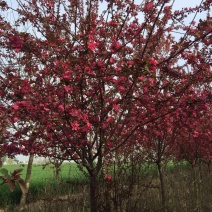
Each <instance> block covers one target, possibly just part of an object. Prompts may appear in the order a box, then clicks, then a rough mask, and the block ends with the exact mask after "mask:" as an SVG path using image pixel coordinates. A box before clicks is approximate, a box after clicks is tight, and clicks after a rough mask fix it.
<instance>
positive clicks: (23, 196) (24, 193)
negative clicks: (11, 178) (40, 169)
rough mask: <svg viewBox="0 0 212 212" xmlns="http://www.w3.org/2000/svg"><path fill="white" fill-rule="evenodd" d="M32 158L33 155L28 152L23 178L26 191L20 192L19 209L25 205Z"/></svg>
mask: <svg viewBox="0 0 212 212" xmlns="http://www.w3.org/2000/svg"><path fill="white" fill-rule="evenodd" d="M33 159H34V155H33V154H30V156H29V161H28V165H27V173H26V178H25V183H26V192H22V195H21V200H20V203H19V209H20V211H21V210H23V209H24V207H25V205H26V200H27V194H28V191H29V184H30V177H31V172H32V164H33Z"/></svg>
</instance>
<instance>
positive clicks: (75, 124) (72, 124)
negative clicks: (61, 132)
mask: <svg viewBox="0 0 212 212" xmlns="http://www.w3.org/2000/svg"><path fill="white" fill-rule="evenodd" d="M71 127H72V130H78V129H79V123H78V122H77V121H73V122H72V123H71Z"/></svg>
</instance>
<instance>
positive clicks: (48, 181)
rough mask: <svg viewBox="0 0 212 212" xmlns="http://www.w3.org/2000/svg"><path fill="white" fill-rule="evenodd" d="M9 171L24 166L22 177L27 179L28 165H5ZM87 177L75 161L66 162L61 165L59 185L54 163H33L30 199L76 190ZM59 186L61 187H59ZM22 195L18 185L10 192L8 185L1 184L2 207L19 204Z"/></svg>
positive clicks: (0, 205)
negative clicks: (44, 164)
mask: <svg viewBox="0 0 212 212" xmlns="http://www.w3.org/2000/svg"><path fill="white" fill-rule="evenodd" d="M3 168H6V169H7V170H8V171H11V172H13V170H15V169H20V168H23V171H22V172H21V178H22V179H25V176H26V169H27V166H24V167H22V166H21V165H4V166H3ZM86 182H87V179H86V177H85V176H84V175H83V173H82V172H80V171H79V169H78V167H77V165H76V164H75V163H66V164H63V165H62V166H61V172H60V184H59V185H58V184H57V182H56V179H55V176H54V170H53V165H48V166H46V167H45V168H43V166H42V165H33V168H32V174H31V180H30V191H29V199H30V201H33V200H34V199H36V198H37V197H38V196H41V195H47V194H48V195H49V193H51V194H52V195H55V194H58V193H61V195H62V194H63V193H67V192H70V191H74V190H76V185H78V184H82V183H86ZM58 186H59V188H58ZM20 197H21V190H20V188H19V187H18V185H17V186H16V189H15V191H14V192H10V190H9V188H8V185H7V184H3V185H0V207H5V205H10V204H18V203H19V200H20Z"/></svg>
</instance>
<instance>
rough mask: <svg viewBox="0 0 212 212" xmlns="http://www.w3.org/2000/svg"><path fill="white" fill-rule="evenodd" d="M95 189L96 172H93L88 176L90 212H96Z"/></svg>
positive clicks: (96, 184) (96, 183)
mask: <svg viewBox="0 0 212 212" xmlns="http://www.w3.org/2000/svg"><path fill="white" fill-rule="evenodd" d="M97 189H98V182H97V174H96V172H93V173H91V174H90V212H97V211H98V205H97Z"/></svg>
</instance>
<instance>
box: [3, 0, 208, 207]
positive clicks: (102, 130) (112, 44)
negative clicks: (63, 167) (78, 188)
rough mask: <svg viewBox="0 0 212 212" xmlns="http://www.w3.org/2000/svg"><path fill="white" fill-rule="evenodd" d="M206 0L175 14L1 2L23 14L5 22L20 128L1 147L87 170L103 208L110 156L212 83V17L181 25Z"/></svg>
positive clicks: (165, 8)
mask: <svg viewBox="0 0 212 212" xmlns="http://www.w3.org/2000/svg"><path fill="white" fill-rule="evenodd" d="M210 2H211V1H208V0H205V1H202V3H201V4H200V5H199V6H197V7H195V8H190V9H187V8H184V9H182V11H174V10H173V9H172V6H173V2H172V1H169V0H161V1H148V0H145V1H142V3H141V2H138V3H136V1H129V0H126V1H125V0H124V1H119V0H114V1H98V0H84V1H83V0H77V1H76V0H51V1H50V0H37V1H35V0H25V1H22V0H17V3H18V7H17V8H11V7H10V6H8V5H7V4H6V2H5V1H1V4H0V5H1V7H2V9H3V10H6V11H8V10H10V9H12V10H13V11H14V13H16V14H17V16H16V17H17V18H16V20H15V21H14V23H10V22H8V21H6V19H5V18H4V13H3V12H2V16H1V19H0V25H1V29H2V30H1V31H0V36H1V38H0V39H1V40H0V45H1V50H0V54H1V57H2V62H1V69H2V70H1V75H0V78H1V90H0V95H1V98H2V99H4V104H5V105H7V107H6V110H5V111H6V112H7V114H8V117H7V120H9V122H10V123H11V124H12V125H13V126H14V131H13V132H12V133H11V135H10V142H7V143H5V145H4V146H3V147H2V149H3V150H2V151H5V150H6V151H8V150H9V149H11V148H10V147H11V146H12V147H13V148H12V151H11V154H12V153H13V154H15V153H18V152H23V153H25V154H27V153H29V152H31V153H35V154H38V155H43V156H51V157H55V158H59V159H64V160H74V161H75V162H76V163H78V164H80V165H82V166H84V167H85V168H86V169H87V171H88V173H89V177H90V204H91V211H97V189H98V184H97V177H98V173H99V171H100V170H101V168H102V164H103V163H104V160H105V158H107V156H108V154H110V153H111V152H112V151H116V150H118V149H119V148H120V147H122V146H124V145H126V144H127V143H129V142H134V139H133V138H135V135H136V133H137V132H138V131H140V129H141V128H142V127H143V126H146V125H148V124H149V123H153V122H155V121H156V120H158V119H160V118H162V117H165V116H166V115H168V114H171V113H173V112H174V111H176V110H177V109H178V108H181V107H182V105H186V104H187V103H186V101H184V102H182V101H183V100H184V99H183V98H182V97H183V96H184V95H183V94H184V93H185V91H186V90H188V89H189V88H190V87H191V85H194V86H202V87H204V85H208V86H209V85H210V82H211V70H210V64H209V55H210V54H209V52H208V46H209V45H210V44H211V40H212V39H211V37H212V27H211V18H210V16H209V15H206V17H203V18H202V19H201V20H199V21H197V22H196V23H195V22H194V21H192V22H191V23H189V24H188V25H185V24H184V23H183V21H184V20H185V18H186V16H187V15H189V14H195V13H198V12H201V11H206V12H207V11H209V9H210ZM103 7H104V8H105V10H102V9H101V8H103ZM27 26H28V28H27ZM26 28H27V29H26ZM179 30H180V33H181V37H180V38H179V37H174V36H173V35H174V32H175V31H179ZM182 61H183V62H182ZM17 126H19V127H17ZM56 150H57V151H56Z"/></svg>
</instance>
